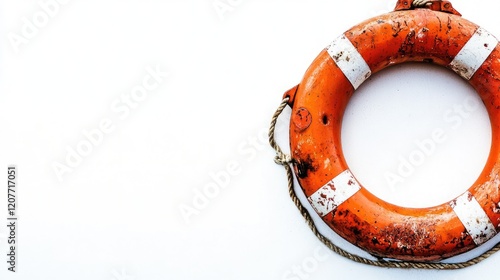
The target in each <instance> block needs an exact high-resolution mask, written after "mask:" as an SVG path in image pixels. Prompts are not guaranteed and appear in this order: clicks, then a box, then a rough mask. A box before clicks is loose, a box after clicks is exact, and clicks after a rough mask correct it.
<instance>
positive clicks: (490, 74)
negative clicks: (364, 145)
mask: <svg viewBox="0 0 500 280" xmlns="http://www.w3.org/2000/svg"><path fill="white" fill-rule="evenodd" d="M420 2H422V1H420ZM424 2H430V1H424ZM437 2H439V4H437V5H436V4H435V3H437ZM408 3H409V1H399V2H398V5H397V7H396V10H395V11H394V12H391V13H388V14H385V15H382V16H378V17H375V18H372V19H369V20H367V21H365V22H363V23H361V24H359V25H357V26H355V27H353V28H351V29H350V30H348V31H347V32H345V33H344V34H342V35H341V36H340V37H338V38H337V39H335V40H334V41H333V42H332V44H331V45H329V46H328V47H327V48H326V49H324V50H323V51H322V52H321V53H320V54H319V55H318V57H317V58H316V59H315V60H314V62H313V63H312V64H311V66H310V67H309V69H308V70H307V71H306V73H305V75H304V78H303V80H302V81H301V83H300V84H299V85H298V86H297V87H295V88H293V89H292V90H290V91H288V92H287V93H285V97H287V98H289V101H288V104H289V105H290V106H291V107H292V117H291V122H290V147H291V157H292V159H293V161H292V162H293V167H294V171H295V174H296V176H297V179H298V181H299V183H300V186H301V188H302V190H303V192H304V194H305V196H306V197H307V198H308V201H309V202H310V204H311V205H312V206H313V208H314V210H315V211H316V212H317V214H318V215H319V216H321V217H322V220H323V221H324V222H325V223H326V224H327V225H328V226H329V227H330V228H331V229H333V230H334V231H335V232H336V233H338V234H339V235H340V236H342V237H343V238H345V239H346V240H347V241H349V242H350V243H352V244H354V245H356V246H358V247H360V248H362V249H364V250H365V251H367V252H369V253H370V254H372V255H375V256H378V257H384V258H394V259H398V260H410V261H435V260H440V259H444V258H448V257H452V256H455V255H458V254H460V253H464V252H467V251H469V250H471V249H473V248H475V247H477V246H479V245H481V244H483V243H485V242H486V241H488V240H489V239H491V238H492V237H494V236H495V235H496V234H497V232H498V231H499V230H500V111H499V110H500V46H499V44H498V40H497V39H496V38H495V37H494V36H493V35H491V34H490V33H488V32H487V31H486V30H484V29H483V28H481V27H479V26H477V25H476V24H474V23H472V22H470V21H468V20H466V19H463V18H462V17H461V16H460V14H459V13H458V12H456V11H455V10H454V9H453V7H452V6H451V4H450V3H449V2H447V1H434V2H430V6H427V8H418V9H417V8H412V7H411V4H408ZM428 4H429V3H428ZM429 8H430V9H429ZM409 61H414V62H415V61H417V62H430V63H433V64H437V65H441V66H444V67H447V68H449V69H451V70H453V71H455V72H456V73H457V74H458V75H460V76H461V77H463V78H464V79H466V80H468V81H469V83H470V84H471V85H472V86H473V88H474V89H475V90H476V91H477V92H478V94H479V96H480V97H481V99H482V100H483V102H484V104H485V106H486V109H487V111H488V114H489V117H490V121H491V125H492V143H493V144H492V147H491V151H490V155H489V157H488V160H487V162H486V165H485V168H484V170H483V171H482V173H481V174H480V176H479V178H478V179H477V181H476V182H475V183H474V184H473V185H472V186H471V187H470V188H469V189H468V191H467V192H465V193H464V194H462V195H460V196H459V197H457V198H455V199H454V200H452V201H450V202H447V203H444V204H442V205H438V206H435V207H429V208H421V209H416V208H405V207H400V206H396V205H392V204H390V203H387V202H385V201H383V200H381V199H379V198H377V197H376V196H374V195H373V194H371V193H370V192H369V191H367V190H366V189H365V188H364V187H363V186H362V185H361V184H360V183H359V182H358V181H357V180H356V178H355V176H354V175H353V174H352V173H351V171H350V170H349V166H348V165H347V163H346V161H345V159H344V156H343V152H342V148H341V137H340V132H341V124H342V118H343V114H344V111H345V108H346V106H347V104H348V102H349V99H350V97H351V96H352V95H353V93H354V91H355V90H356V89H357V88H358V87H359V86H360V85H361V84H362V83H363V82H364V81H365V80H366V79H367V78H368V77H369V76H370V75H371V74H373V73H375V72H378V71H380V70H383V69H384V68H386V67H388V66H391V65H394V64H398V63H403V62H409Z"/></svg>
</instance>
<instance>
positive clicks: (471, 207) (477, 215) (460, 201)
mask: <svg viewBox="0 0 500 280" xmlns="http://www.w3.org/2000/svg"><path fill="white" fill-rule="evenodd" d="M450 205H451V207H452V208H453V211H455V214H456V215H457V216H458V218H459V219H460V221H462V224H463V225H464V227H465V229H466V230H467V232H468V233H469V235H470V236H471V237H472V239H473V240H474V243H476V245H481V244H483V243H485V242H486V241H488V240H490V239H491V238H493V237H494V236H495V235H496V234H497V231H496V230H495V226H494V225H493V223H492V222H491V220H490V218H489V217H488V215H486V213H485V212H484V210H483V208H481V205H479V202H477V200H476V198H475V197H474V196H473V195H472V194H471V193H470V192H466V193H465V194H463V195H462V196H460V197H458V198H457V199H456V200H453V201H452V202H450Z"/></svg>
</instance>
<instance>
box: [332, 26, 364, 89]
mask: <svg viewBox="0 0 500 280" xmlns="http://www.w3.org/2000/svg"><path fill="white" fill-rule="evenodd" d="M327 51H328V54H329V55H330V56H331V57H332V59H333V60H334V61H335V63H336V64H337V66H338V67H339V68H340V70H341V71H342V72H343V73H344V75H345V76H346V78H347V79H348V80H349V81H350V82H351V84H352V86H353V87H354V89H357V88H358V87H359V86H360V85H361V84H362V83H363V82H364V81H366V79H368V78H369V77H370V76H371V74H372V71H371V70H370V66H368V64H367V63H366V61H365V59H364V58H363V57H362V56H361V54H359V52H358V50H357V49H356V47H354V45H353V44H352V43H351V41H349V39H347V38H346V37H345V35H342V36H340V37H339V38H337V39H335V40H334V41H333V42H332V43H331V44H330V46H328V47H327Z"/></svg>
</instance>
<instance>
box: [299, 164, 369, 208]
mask: <svg viewBox="0 0 500 280" xmlns="http://www.w3.org/2000/svg"><path fill="white" fill-rule="evenodd" d="M360 189H361V186H360V185H359V183H358V181H357V180H356V179H355V178H354V176H353V175H352V173H351V171H350V170H346V171H344V172H342V173H340V174H339V175H338V176H337V177H335V178H333V179H332V180H331V181H330V182H328V183H326V184H325V185H324V186H323V187H321V188H320V189H319V190H317V191H316V192H315V193H314V194H313V195H311V196H310V197H309V198H308V200H309V202H310V203H311V205H312V207H313V208H314V210H315V211H316V213H318V215H320V216H321V217H324V216H326V215H327V214H328V213H330V212H332V211H333V210H335V209H336V208H337V207H338V206H339V205H340V204H342V203H344V202H345V201H346V200H348V199H349V198H350V197H351V196H353V195H354V194H355V193H357V192H358V191H359V190H360Z"/></svg>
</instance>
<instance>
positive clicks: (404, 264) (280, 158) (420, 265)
mask: <svg viewBox="0 0 500 280" xmlns="http://www.w3.org/2000/svg"><path fill="white" fill-rule="evenodd" d="M288 101H289V98H285V99H283V101H282V102H281V104H280V106H279V107H278V109H277V110H276V112H275V113H274V115H273V118H272V120H271V126H270V128H269V144H270V145H271V147H272V148H273V149H274V150H275V151H276V157H275V159H274V161H275V162H276V163H277V164H279V165H283V166H284V168H285V171H286V175H287V177H288V193H289V195H290V198H291V199H292V201H293V203H294V204H295V206H296V207H297V209H298V210H299V212H300V214H301V215H302V217H303V218H304V219H305V221H306V223H307V225H308V226H309V228H310V229H311V230H312V232H313V234H314V235H315V236H316V237H317V238H318V239H319V240H320V241H321V242H322V243H323V244H325V246H327V247H328V248H329V249H331V250H332V251H333V252H335V253H337V254H338V255H340V256H342V257H345V258H347V259H350V260H352V261H355V262H358V263H362V264H367V265H372V266H376V267H384V268H416V269H440V270H453V269H462V268H466V267H470V266H473V265H475V264H478V263H480V262H482V261H484V260H486V259H487V258H489V257H490V256H492V255H493V254H495V253H496V252H498V251H500V243H497V244H496V245H495V247H493V248H492V249H490V250H489V251H487V252H485V253H484V254H482V255H481V256H479V257H476V258H474V259H471V260H469V261H467V262H461V263H425V262H409V261H386V260H370V259H367V258H364V257H360V256H358V255H355V254H351V253H349V252H347V251H345V250H344V249H341V248H340V247H338V246H337V245H335V244H334V243H333V242H332V241H330V240H329V239H328V238H326V237H325V236H324V235H323V234H321V233H320V232H319V230H318V228H317V227H316V225H315V224H314V221H313V219H312V217H311V215H310V214H309V212H308V211H307V209H306V208H305V207H304V206H303V205H302V203H301V202H300V200H299V198H298V197H297V194H296V192H295V189H294V184H293V172H292V167H291V166H290V165H291V163H293V159H292V158H291V156H290V155H286V154H284V153H283V151H282V150H281V148H280V147H279V145H278V144H277V143H276V140H275V139H274V138H275V137H274V136H275V134H274V131H275V129H276V123H277V121H278V117H279V116H280V115H281V113H282V112H283V110H284V109H285V107H286V106H287V104H288Z"/></svg>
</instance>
